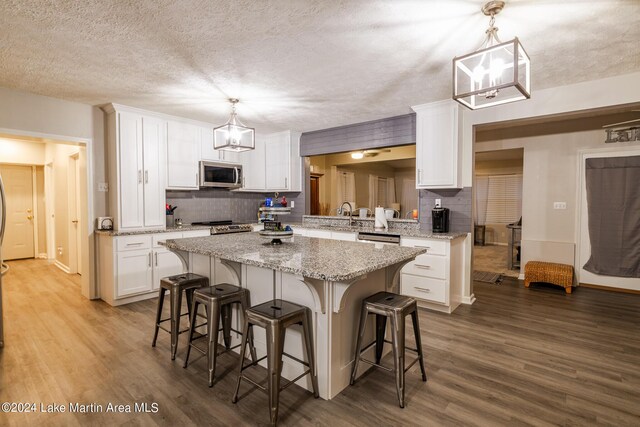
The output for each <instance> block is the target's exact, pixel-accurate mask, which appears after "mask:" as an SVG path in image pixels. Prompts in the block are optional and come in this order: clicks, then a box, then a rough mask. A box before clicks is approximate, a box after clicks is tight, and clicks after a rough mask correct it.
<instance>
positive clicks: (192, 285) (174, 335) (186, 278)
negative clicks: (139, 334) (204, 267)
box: [151, 273, 209, 360]
mask: <svg viewBox="0 0 640 427" xmlns="http://www.w3.org/2000/svg"><path fill="white" fill-rule="evenodd" d="M208 285H209V279H208V278H206V277H204V276H200V275H199V274H193V273H183V274H176V275H175V276H169V277H165V278H163V279H162V280H160V294H159V295H158V311H157V313H156V327H155V332H154V334H153V343H152V344H151V346H152V347H155V346H156V341H157V340H158V330H159V329H162V330H163V331H166V332H169V333H170V334H171V360H175V358H176V352H177V350H178V335H180V334H181V333H183V332H187V331H188V329H185V330H183V331H181V330H180V317H182V316H187V315H188V314H190V313H191V300H192V298H193V292H194V291H195V290H196V289H198V288H201V287H203V286H208ZM166 291H169V299H170V304H171V316H170V317H169V318H167V319H162V306H163V305H164V296H165V293H166ZM183 292H184V293H186V295H187V311H188V313H186V314H182V313H181V308H182V293H183ZM189 318H190V316H189ZM168 321H171V329H169V330H167V329H165V328H163V327H162V326H161V324H162V323H164V322H168Z"/></svg>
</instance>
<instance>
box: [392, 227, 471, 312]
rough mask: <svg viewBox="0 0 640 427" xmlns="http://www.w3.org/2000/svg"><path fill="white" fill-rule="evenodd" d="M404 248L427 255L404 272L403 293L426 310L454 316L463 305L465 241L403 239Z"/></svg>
mask: <svg viewBox="0 0 640 427" xmlns="http://www.w3.org/2000/svg"><path fill="white" fill-rule="evenodd" d="M400 244H401V245H402V246H408V247H414V248H424V249H426V250H427V252H426V253H425V254H422V255H418V256H417V257H416V259H415V260H413V261H411V262H409V263H408V264H407V265H405V266H404V267H403V268H402V272H401V274H400V293H401V294H403V295H407V296H410V297H413V298H416V299H417V300H418V305H419V306H420V307H424V308H430V309H433V310H438V311H444V312H446V313H451V312H452V311H453V310H455V309H456V307H458V305H460V299H461V295H462V287H463V280H464V262H463V260H464V238H457V239H453V240H444V239H421V238H413V237H412V238H404V237H403V238H402V239H401V242H400Z"/></svg>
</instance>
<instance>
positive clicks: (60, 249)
mask: <svg viewBox="0 0 640 427" xmlns="http://www.w3.org/2000/svg"><path fill="white" fill-rule="evenodd" d="M58 255H60V256H62V246H58Z"/></svg>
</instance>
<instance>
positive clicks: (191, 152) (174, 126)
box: [167, 120, 201, 190]
mask: <svg viewBox="0 0 640 427" xmlns="http://www.w3.org/2000/svg"><path fill="white" fill-rule="evenodd" d="M200 141H201V133H200V128H199V127H198V126H196V125H193V124H191V123H183V122H177V121H172V120H170V121H169V122H168V126H167V189H172V190H197V189H199V188H200V177H199V176H198V174H199V167H198V166H199V165H198V162H199V161H200V145H201V144H200Z"/></svg>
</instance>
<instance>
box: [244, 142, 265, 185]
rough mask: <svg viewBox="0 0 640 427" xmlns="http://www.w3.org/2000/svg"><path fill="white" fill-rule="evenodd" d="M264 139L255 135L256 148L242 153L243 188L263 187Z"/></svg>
mask: <svg viewBox="0 0 640 427" xmlns="http://www.w3.org/2000/svg"><path fill="white" fill-rule="evenodd" d="M264 157H265V140H264V137H263V136H258V135H256V149H255V150H252V151H247V152H244V153H242V175H243V180H244V183H243V184H244V185H243V188H245V189H247V190H264V189H265V169H264V166H265V159H264Z"/></svg>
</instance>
